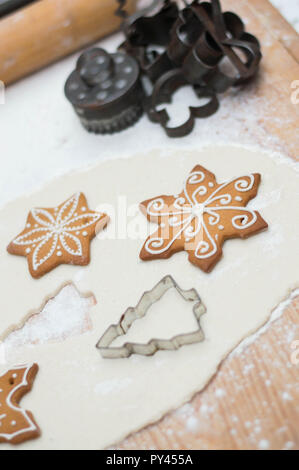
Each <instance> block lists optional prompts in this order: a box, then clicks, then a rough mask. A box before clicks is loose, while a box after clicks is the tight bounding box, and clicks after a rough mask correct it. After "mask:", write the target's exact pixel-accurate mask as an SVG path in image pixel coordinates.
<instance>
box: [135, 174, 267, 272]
mask: <svg viewBox="0 0 299 470" xmlns="http://www.w3.org/2000/svg"><path fill="white" fill-rule="evenodd" d="M260 181H261V176H260V174H258V173H254V174H251V175H248V176H241V177H239V178H236V179H233V180H231V181H228V182H226V183H222V184H218V183H217V182H216V178H215V175H214V174H213V173H211V172H209V171H208V170H206V169H205V168H204V167H202V166H200V165H197V166H195V167H194V168H193V170H192V172H191V173H190V174H189V176H188V178H187V180H186V182H185V184H184V189H183V191H182V192H181V193H180V194H178V195H177V196H158V197H155V198H152V199H149V200H147V201H144V202H142V203H141V204H140V208H141V211H142V212H143V213H144V214H145V216H146V217H147V219H148V220H149V221H150V222H155V223H157V224H159V227H158V229H157V230H156V231H155V232H154V233H153V234H152V235H150V236H149V237H148V239H147V240H146V242H145V244H144V246H143V248H142V250H141V252H140V258H141V259H142V260H144V261H148V260H153V259H160V258H162V259H165V258H169V257H170V256H172V255H173V254H174V253H177V252H179V251H183V250H185V251H187V253H188V255H189V261H190V262H191V263H192V264H194V265H195V266H197V267H199V268H200V269H202V270H203V271H205V272H209V271H211V270H212V269H213V267H214V266H215V264H216V263H217V262H218V261H219V259H220V258H221V256H222V245H223V243H224V241H225V240H227V239H228V238H236V237H240V238H247V237H249V236H251V235H254V234H256V233H258V232H260V231H262V230H265V229H266V228H267V227H268V224H267V223H266V222H265V220H264V219H263V218H262V217H261V215H260V214H259V213H258V212H256V211H252V210H251V209H248V208H246V205H247V204H248V202H249V201H250V200H251V199H253V198H254V197H255V196H256V194H257V190H258V186H259V184H260Z"/></svg>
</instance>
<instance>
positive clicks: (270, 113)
mask: <svg viewBox="0 0 299 470" xmlns="http://www.w3.org/2000/svg"><path fill="white" fill-rule="evenodd" d="M222 5H223V8H224V10H227V9H230V10H232V11H235V12H236V13H237V14H239V15H241V16H242V18H243V19H245V21H246V27H247V29H248V31H250V32H252V33H253V34H256V35H257V37H258V38H259V39H260V41H261V44H262V50H263V55H264V57H263V62H262V66H261V72H260V75H259V78H258V80H257V81H256V83H255V85H254V86H255V88H256V89H255V92H256V95H257V96H260V97H263V100H261V102H260V105H259V104H257V106H260V107H261V109H259V110H258V111H259V112H260V116H261V119H260V125H261V126H262V127H263V128H264V129H265V131H266V132H267V134H268V135H269V137H271V138H273V137H276V138H277V142H278V144H279V148H280V149H281V151H283V152H284V153H285V154H287V155H289V156H290V157H292V158H293V159H298V154H299V152H298V148H299V145H298V137H297V136H296V129H297V124H298V118H299V104H298V103H299V94H298V98H297V101H298V103H297V104H296V100H295V98H296V96H295V93H294V92H295V89H294V88H292V83H294V81H295V80H299V66H298V60H299V41H298V35H297V33H296V32H295V31H294V30H293V28H292V27H291V26H290V25H289V24H288V23H287V22H286V21H285V20H284V18H282V16H281V15H280V14H279V13H278V11H277V10H276V9H275V8H274V7H273V6H272V5H271V4H270V3H269V2H268V1H267V0H239V1H238V2H236V1H234V0H223V1H222ZM295 85H296V84H294V85H293V86H295ZM297 87H298V89H299V82H298V84H297ZM292 93H293V98H292ZM265 102H266V103H267V106H264V107H263V103H265ZM257 103H258V102H257ZM296 340H298V341H299V296H298V297H296V298H294V300H293V301H292V302H291V303H290V305H289V306H288V307H287V308H286V309H285V310H284V312H283V314H282V315H281V316H280V317H279V319H277V320H276V321H273V322H272V323H271V324H270V325H269V326H268V327H267V328H265V331H264V332H263V333H262V334H260V335H259V336H257V338H256V339H255V341H254V342H252V344H250V345H248V347H246V348H245V349H244V350H243V351H241V352H239V353H238V354H237V353H236V354H231V355H230V356H229V357H228V358H226V359H225V360H224V361H223V363H222V364H221V365H220V367H219V370H218V372H217V374H216V376H215V377H214V378H213V379H212V380H211V381H210V383H209V384H208V385H207V386H206V387H205V389H204V390H203V391H201V392H200V393H198V394H196V395H195V397H194V398H193V400H192V402H190V404H187V405H185V406H183V407H182V408H181V409H180V410H177V411H174V412H172V413H170V414H168V415H167V416H165V417H164V419H162V420H161V421H160V422H159V423H157V424H155V425H152V426H149V427H147V428H146V429H144V430H142V431H140V432H138V433H137V434H135V435H132V436H129V437H128V438H127V439H126V440H125V441H124V442H122V443H119V444H117V445H116V446H115V448H117V449H299V426H298V423H299V381H298V378H299V353H298V354H297V356H296V354H295V352H294V350H293V349H292V346H293V347H294V346H295V345H296V343H295V341H296ZM297 349H299V342H298V346H297ZM292 354H293V356H292ZM296 358H297V359H298V360H296ZM297 362H298V363H297ZM296 363H297V364H296Z"/></svg>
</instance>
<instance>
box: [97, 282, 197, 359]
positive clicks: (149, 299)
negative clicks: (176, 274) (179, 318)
mask: <svg viewBox="0 0 299 470" xmlns="http://www.w3.org/2000/svg"><path fill="white" fill-rule="evenodd" d="M171 288H174V289H176V291H177V292H178V293H179V294H180V295H181V297H183V299H184V300H185V301H186V302H190V303H192V304H193V314H194V316H195V319H196V322H197V325H198V328H197V329H196V330H195V331H193V332H191V333H185V334H179V335H177V336H174V337H172V338H170V339H156V338H153V339H151V340H150V341H149V342H148V343H146V344H141V343H125V344H124V345H123V346H120V347H111V344H112V343H113V341H114V340H115V339H116V338H118V337H120V336H123V335H125V334H126V333H127V332H128V331H129V329H130V327H131V326H132V324H133V323H134V322H135V320H138V319H140V318H143V317H144V316H145V315H146V314H147V312H148V310H149V308H150V307H151V306H152V305H153V304H154V303H156V302H158V301H159V300H160V299H161V298H162V297H163V295H164V294H165V293H166V292H167V291H168V290H170V289H171ZM205 312H206V308H205V306H204V304H203V303H202V301H201V299H200V297H199V295H198V293H197V291H196V290H195V289H190V290H183V289H181V288H180V287H179V286H178V284H177V283H176V282H175V280H174V279H173V277H172V276H170V275H167V276H165V277H164V278H163V279H161V281H160V282H158V284H156V286H155V287H154V288H153V289H152V290H150V291H146V292H144V294H143V295H142V297H141V299H140V301H139V302H138V304H137V306H136V307H129V308H128V309H127V310H126V311H125V313H124V314H123V315H122V316H121V318H120V321H119V323H118V324H116V325H110V326H109V327H108V328H107V330H106V331H105V333H104V334H103V335H102V337H101V338H100V340H99V341H98V343H97V344H96V348H97V349H99V351H100V353H101V355H102V357H103V358H107V359H117V358H127V357H130V356H131V355H132V354H139V355H142V356H152V355H153V354H155V353H156V352H157V351H159V350H161V351H174V350H177V349H179V348H181V347H182V346H185V345H187V344H194V343H199V342H201V341H203V340H204V339H205V337H204V333H203V330H202V328H201V325H200V318H201V316H202V315H203V314H204V313H205Z"/></svg>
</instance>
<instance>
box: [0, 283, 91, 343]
mask: <svg viewBox="0 0 299 470" xmlns="http://www.w3.org/2000/svg"><path fill="white" fill-rule="evenodd" d="M95 304H96V300H95V297H94V296H93V295H90V296H82V295H81V294H80V293H79V291H78V290H77V289H76V287H75V286H74V284H72V283H70V284H67V285H65V286H63V287H62V288H61V289H60V291H59V292H58V293H57V295H55V296H53V297H52V298H50V299H49V300H48V301H47V302H46V303H45V304H44V305H43V306H42V307H41V309H40V310H39V311H38V312H37V313H34V314H33V315H31V316H30V317H29V318H27V319H26V320H25V321H24V322H23V323H22V324H21V325H20V326H19V327H18V328H16V329H14V330H13V331H12V332H11V333H9V334H8V335H7V336H6V338H5V339H4V341H3V343H2V345H3V346H4V348H5V350H6V352H9V351H10V350H12V349H15V348H18V347H21V346H26V345H39V344H44V343H47V342H51V341H64V340H66V339H67V338H69V337H71V336H75V335H80V334H83V333H85V332H87V331H90V330H91V329H92V323H91V318H90V309H91V308H92V306H94V305H95Z"/></svg>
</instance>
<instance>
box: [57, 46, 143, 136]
mask: <svg viewBox="0 0 299 470" xmlns="http://www.w3.org/2000/svg"><path fill="white" fill-rule="evenodd" d="M139 75H140V70H139V66H138V64H137V62H136V60H135V59H134V58H133V57H131V56H129V55H127V54H124V53H121V52H117V53H115V54H108V53H107V52H106V51H105V50H104V49H101V48H98V47H95V48H92V49H89V50H87V51H85V52H84V53H83V54H82V55H81V56H80V57H79V59H78V61H77V66H76V69H75V70H74V71H73V72H72V74H71V75H70V76H69V78H68V80H67V82H66V85H65V94H66V97H67V98H68V100H69V101H70V102H71V104H72V105H73V107H74V110H75V111H76V113H77V114H78V116H79V118H80V120H81V123H82V125H83V126H84V127H85V128H86V129H87V130H88V131H89V132H94V133H100V134H112V133H114V132H119V131H121V130H123V129H126V128H127V127H130V126H132V125H133V124H135V122H137V121H138V119H139V118H140V117H141V116H142V114H143V106H142V100H143V90H142V86H141V83H140V80H139Z"/></svg>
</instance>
